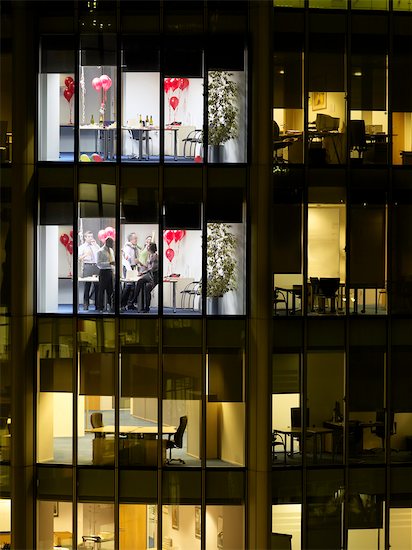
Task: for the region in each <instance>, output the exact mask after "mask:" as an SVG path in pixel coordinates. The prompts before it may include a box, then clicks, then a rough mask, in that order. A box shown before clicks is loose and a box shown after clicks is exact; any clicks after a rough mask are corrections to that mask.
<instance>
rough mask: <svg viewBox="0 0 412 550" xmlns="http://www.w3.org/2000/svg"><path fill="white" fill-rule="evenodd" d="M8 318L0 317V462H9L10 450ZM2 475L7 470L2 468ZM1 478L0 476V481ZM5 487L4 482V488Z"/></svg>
mask: <svg viewBox="0 0 412 550" xmlns="http://www.w3.org/2000/svg"><path fill="white" fill-rule="evenodd" d="M9 319H10V318H9V317H6V316H1V317H0V394H1V396H2V412H1V416H0V461H1V462H3V463H5V462H10V449H11V423H12V418H11V374H12V373H11V368H10V367H11V364H10V343H9V338H10V331H9ZM3 470H4V472H3V473H4V475H6V472H7V473H8V469H6V468H3ZM1 478H2V476H1V475H0V480H1V482H3V479H1ZM6 485H7V483H6V482H4V487H5V486H6Z"/></svg>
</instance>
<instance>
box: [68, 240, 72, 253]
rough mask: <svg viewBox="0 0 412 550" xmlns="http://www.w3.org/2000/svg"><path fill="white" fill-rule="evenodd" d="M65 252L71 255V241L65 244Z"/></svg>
mask: <svg viewBox="0 0 412 550" xmlns="http://www.w3.org/2000/svg"><path fill="white" fill-rule="evenodd" d="M66 250H67V252H68V253H69V254H73V241H69V242H68V243H67V244H66Z"/></svg>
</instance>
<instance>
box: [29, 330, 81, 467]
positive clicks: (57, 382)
mask: <svg viewBox="0 0 412 550" xmlns="http://www.w3.org/2000/svg"><path fill="white" fill-rule="evenodd" d="M37 341H38V374H37V383H38V386H37V387H38V393H37V461H38V462H54V463H60V464H71V462H72V444H73V323H72V320H71V319H53V320H51V319H39V320H38V333H37Z"/></svg>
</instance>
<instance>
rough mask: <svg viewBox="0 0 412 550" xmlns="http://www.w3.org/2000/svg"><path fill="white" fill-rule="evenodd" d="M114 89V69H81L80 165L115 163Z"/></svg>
mask: <svg viewBox="0 0 412 550" xmlns="http://www.w3.org/2000/svg"><path fill="white" fill-rule="evenodd" d="M115 90H116V67H115V66H108V65H102V66H80V87H79V93H80V98H79V99H80V101H79V120H80V145H79V147H80V151H79V160H80V162H103V161H106V162H107V161H114V160H116V127H117V122H116V109H117V106H116V91H115Z"/></svg>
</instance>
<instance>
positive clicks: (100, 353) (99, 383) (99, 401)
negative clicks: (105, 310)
mask: <svg viewBox="0 0 412 550" xmlns="http://www.w3.org/2000/svg"><path fill="white" fill-rule="evenodd" d="M114 329H115V327H114V322H113V321H112V320H108V319H107V320H104V321H103V320H102V321H92V320H87V319H84V320H79V324H78V345H79V348H80V360H79V395H78V405H77V407H78V409H77V410H78V412H77V437H78V441H77V446H78V455H77V461H78V463H79V464H93V465H97V466H104V465H113V464H114V451H115V440H114V437H115V433H116V430H115V427H114V425H115V408H114V385H115V368H116V366H115V361H116V357H115V354H114V346H115V333H114Z"/></svg>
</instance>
